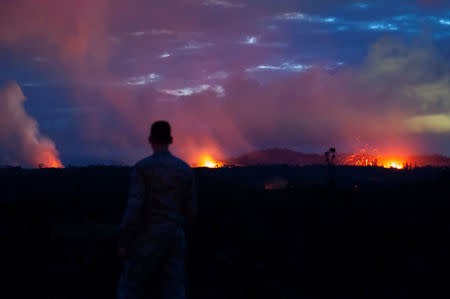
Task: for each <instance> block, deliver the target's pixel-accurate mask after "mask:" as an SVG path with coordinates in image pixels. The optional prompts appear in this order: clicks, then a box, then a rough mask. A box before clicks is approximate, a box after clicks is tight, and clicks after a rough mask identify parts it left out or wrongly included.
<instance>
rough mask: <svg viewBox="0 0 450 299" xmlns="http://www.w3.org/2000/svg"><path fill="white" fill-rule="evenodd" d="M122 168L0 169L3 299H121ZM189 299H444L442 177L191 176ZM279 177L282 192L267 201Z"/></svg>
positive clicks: (446, 230) (283, 171) (295, 172)
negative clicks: (194, 204)
mask: <svg viewBox="0 0 450 299" xmlns="http://www.w3.org/2000/svg"><path fill="white" fill-rule="evenodd" d="M129 172H130V168H126V167H86V168H68V169H62V170H54V169H53V170H52V169H41V170H21V169H17V168H11V169H0V188H1V190H2V198H1V201H0V204H1V210H0V211H1V218H0V219H1V221H2V225H1V226H0V227H1V233H2V240H3V242H2V245H3V246H2V247H1V248H0V251H1V253H2V257H3V259H2V260H3V262H2V271H1V279H0V281H1V283H0V284H1V287H2V293H3V294H7V296H2V297H3V298H23V297H24V296H25V294H28V293H29V291H30V290H32V291H33V292H34V296H33V298H115V291H116V284H117V280H118V277H119V273H120V269H121V263H120V260H119V258H117V257H116V255H115V250H116V242H117V232H118V224H119V222H120V219H121V217H122V213H123V210H124V208H125V205H126V194H127V188H128V175H129ZM196 176H197V181H198V191H199V192H198V193H199V206H200V215H199V221H198V223H197V226H196V228H195V233H194V235H193V238H192V239H190V243H189V258H188V266H189V268H188V269H189V273H190V279H189V293H190V295H191V298H250V297H253V296H256V297H259V298H333V299H334V298H355V299H356V298H448V296H449V295H450V287H449V284H448V281H449V280H450V272H449V271H448V269H449V268H450V255H449V252H450V242H449V241H448V240H449V238H448V236H449V235H450V218H449V217H448V211H449V210H450V201H449V197H448V194H450V175H449V170H448V169H445V168H444V169H438V168H416V169H414V170H410V171H403V170H393V169H383V168H369V167H367V168H363V167H361V168H354V167H339V168H338V169H337V170H336V177H337V178H336V181H337V186H338V187H337V188H333V187H328V185H327V182H328V178H327V176H328V173H327V168H326V167H324V166H311V167H287V166H272V167H262V166H261V167H245V168H222V169H206V168H198V169H196ZM273 177H281V178H283V179H285V180H286V181H288V184H287V186H286V188H285V189H282V190H264V186H265V183H266V182H267V180H271V179H272V178H273Z"/></svg>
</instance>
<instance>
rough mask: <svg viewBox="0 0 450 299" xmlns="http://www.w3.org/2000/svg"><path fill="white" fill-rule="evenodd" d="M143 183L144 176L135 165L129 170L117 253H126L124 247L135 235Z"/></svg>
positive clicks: (141, 202)
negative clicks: (127, 189)
mask: <svg viewBox="0 0 450 299" xmlns="http://www.w3.org/2000/svg"><path fill="white" fill-rule="evenodd" d="M144 197H145V184H144V178H143V177H142V175H141V174H140V173H139V171H138V169H137V167H134V168H133V170H132V172H131V179H130V191H129V195H128V205H127V208H126V210H125V215H124V216H123V218H122V223H121V225H120V236H119V245H118V254H119V255H120V256H124V255H126V248H128V246H129V245H130V242H131V241H132V239H133V238H134V237H135V234H136V229H137V225H138V222H139V218H140V216H141V214H142V206H143V205H144Z"/></svg>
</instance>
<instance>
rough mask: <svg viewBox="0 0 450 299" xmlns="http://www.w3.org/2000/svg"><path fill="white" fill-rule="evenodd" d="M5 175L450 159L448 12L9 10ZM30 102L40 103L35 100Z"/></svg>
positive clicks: (3, 34)
mask: <svg viewBox="0 0 450 299" xmlns="http://www.w3.org/2000/svg"><path fill="white" fill-rule="evenodd" d="M0 8H1V9H0V20H1V21H0V22H1V26H0V63H1V65H2V68H1V70H0V84H1V85H2V87H1V89H0V109H1V110H0V118H1V120H0V123H1V125H2V126H1V129H0V165H6V164H8V165H23V166H32V167H37V166H38V165H39V164H44V165H45V166H59V165H60V164H59V160H58V159H60V160H61V161H62V163H64V164H65V165H69V164H75V165H86V164H127V165H130V164H133V163H134V162H135V161H136V160H138V159H140V158H142V157H143V156H145V155H147V154H148V153H149V152H150V148H149V146H148V144H147V143H146V136H147V135H148V130H149V126H150V124H151V123H152V122H153V121H155V120H158V119H166V120H168V121H170V122H171V124H172V126H173V135H174V138H175V141H174V145H173V152H174V153H175V154H176V155H179V156H180V157H182V158H184V159H186V160H187V161H188V162H190V163H195V162H198V161H199V160H200V159H201V157H202V156H204V155H210V156H212V157H214V159H217V160H224V159H228V158H230V157H239V156H241V155H243V154H246V153H248V152H252V151H254V150H261V149H268V148H274V147H276V148H288V149H291V150H295V151H298V152H302V153H317V154H322V153H323V152H324V151H326V150H327V149H328V148H329V147H330V146H335V147H336V148H337V150H338V153H348V154H351V153H357V152H358V151H360V150H361V148H366V145H367V148H369V149H370V152H371V153H372V152H376V153H381V154H382V155H387V156H391V155H392V156H398V155H401V156H403V157H406V156H408V157H409V156H414V155H423V154H441V155H447V156H448V155H450V138H449V137H450V98H449V95H450V90H449V88H450V87H449V86H450V85H449V78H450V68H449V65H450V57H449V53H450V52H449V51H448V49H449V44H450V4H449V3H448V2H447V1H406V0H405V1H404V0H396V1H384V0H380V1H361V2H357V1H328V0H319V1H288V0H277V1H274V0H273V1H272V0H270V1H269V0H263V1H260V0H259V1H256V0H249V1H244V0H241V1H239V0H230V1H228V0H203V1H198V0H177V1H175V0H156V1H144V0H133V1H126V2H124V1H119V0H114V1H106V0H95V1H91V0H77V1H75V0H71V1H52V0H43V1H33V0H15V1H3V2H2V3H1V4H0ZM25 98H26V101H25Z"/></svg>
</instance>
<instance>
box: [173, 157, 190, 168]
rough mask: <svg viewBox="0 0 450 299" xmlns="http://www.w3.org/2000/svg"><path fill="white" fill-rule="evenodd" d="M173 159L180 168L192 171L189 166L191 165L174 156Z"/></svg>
mask: <svg viewBox="0 0 450 299" xmlns="http://www.w3.org/2000/svg"><path fill="white" fill-rule="evenodd" d="M172 159H173V161H174V162H175V164H176V166H177V167H178V168H185V169H191V166H189V164H188V163H186V162H185V161H183V160H182V159H180V158H178V157H176V156H174V155H172Z"/></svg>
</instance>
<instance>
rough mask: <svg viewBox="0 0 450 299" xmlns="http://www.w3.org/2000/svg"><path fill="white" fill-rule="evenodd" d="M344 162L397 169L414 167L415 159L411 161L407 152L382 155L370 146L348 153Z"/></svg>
mask: <svg viewBox="0 0 450 299" xmlns="http://www.w3.org/2000/svg"><path fill="white" fill-rule="evenodd" d="M342 164H343V165H350V166H377V167H384V168H395V169H405V168H406V169H411V168H413V161H411V160H410V159H409V158H408V155H406V154H401V155H395V156H385V155H381V154H380V152H378V151H377V150H376V149H370V148H369V147H368V146H366V147H364V148H362V149H360V150H358V151H357V152H356V153H355V154H351V155H348V156H347V157H346V158H345V159H344V160H343V162H342Z"/></svg>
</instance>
